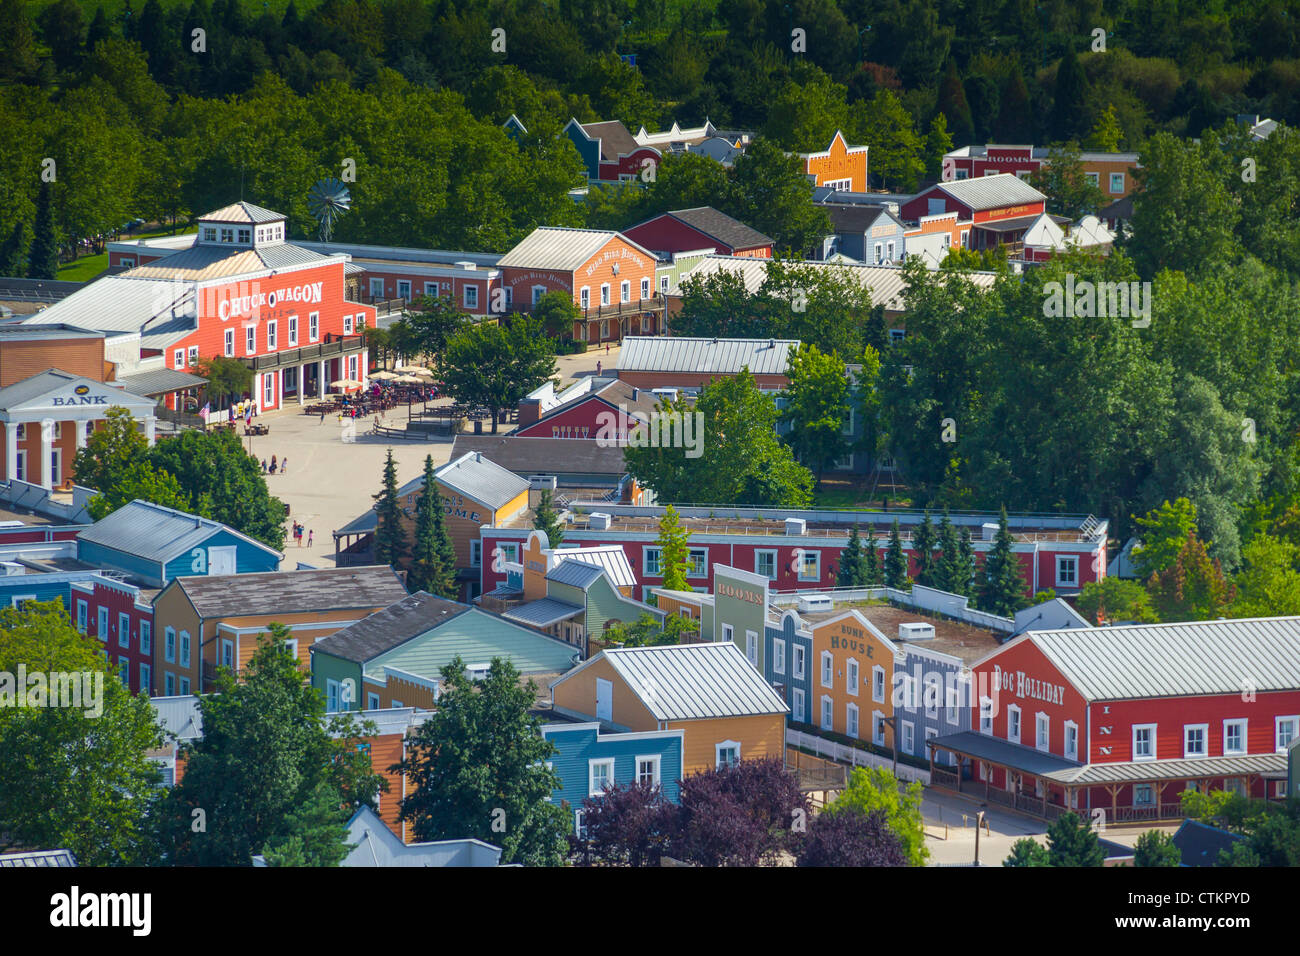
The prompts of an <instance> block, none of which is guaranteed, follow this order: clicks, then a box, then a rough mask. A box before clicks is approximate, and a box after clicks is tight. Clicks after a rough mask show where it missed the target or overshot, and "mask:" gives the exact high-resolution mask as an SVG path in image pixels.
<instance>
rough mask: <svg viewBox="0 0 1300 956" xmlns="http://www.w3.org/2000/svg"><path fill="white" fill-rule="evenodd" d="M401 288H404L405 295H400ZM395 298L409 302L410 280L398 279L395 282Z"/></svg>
mask: <svg viewBox="0 0 1300 956" xmlns="http://www.w3.org/2000/svg"><path fill="white" fill-rule="evenodd" d="M403 286H405V287H406V294H405V295H403V294H402V287H403ZM397 297H398V298H399V299H406V300H407V301H408V302H409V301H410V300H411V280H410V279H398V280H397Z"/></svg>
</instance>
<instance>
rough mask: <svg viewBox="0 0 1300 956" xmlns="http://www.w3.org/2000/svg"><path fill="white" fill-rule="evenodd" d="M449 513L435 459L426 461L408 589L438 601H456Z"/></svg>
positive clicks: (417, 510)
mask: <svg viewBox="0 0 1300 956" xmlns="http://www.w3.org/2000/svg"><path fill="white" fill-rule="evenodd" d="M444 514H445V509H444V506H443V500H442V494H441V493H440V492H439V491H438V480H437V478H436V477H435V475H434V467H433V456H432V455H426V456H425V459H424V490H423V491H422V492H421V494H420V500H419V502H418V503H417V504H416V506H415V543H414V547H413V548H412V553H411V570H410V573H409V574H408V575H407V587H408V588H409V589H410V590H411V591H428V592H429V593H430V594H436V595H437V596H438V597H444V598H452V599H454V598H455V597H456V590H457V589H456V549H455V547H454V546H453V545H452V543H451V535H449V534H448V533H447V522H446V520H445V519H444Z"/></svg>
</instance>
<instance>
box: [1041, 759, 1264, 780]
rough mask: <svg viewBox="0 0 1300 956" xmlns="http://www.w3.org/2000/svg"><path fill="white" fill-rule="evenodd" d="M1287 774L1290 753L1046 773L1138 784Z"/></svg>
mask: <svg viewBox="0 0 1300 956" xmlns="http://www.w3.org/2000/svg"><path fill="white" fill-rule="evenodd" d="M1285 773H1286V754H1279V753H1273V754H1239V755H1237V756H1230V757H1195V758H1192V759H1188V760H1124V761H1118V762H1115V763H1093V764H1088V765H1086V766H1083V767H1080V768H1078V769H1077V770H1061V771H1056V772H1054V773H1048V774H1044V776H1046V777H1047V778H1048V779H1051V780H1056V781H1059V782H1060V783H1070V784H1098V783H1135V782H1141V781H1144V780H1183V779H1186V778H1188V777H1235V776H1245V775H1247V774H1260V775H1262V776H1278V775H1281V774H1285Z"/></svg>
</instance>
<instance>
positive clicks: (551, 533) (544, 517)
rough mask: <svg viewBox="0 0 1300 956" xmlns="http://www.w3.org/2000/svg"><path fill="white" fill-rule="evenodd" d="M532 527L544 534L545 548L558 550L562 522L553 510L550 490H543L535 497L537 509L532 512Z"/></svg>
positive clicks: (562, 528) (561, 533)
mask: <svg viewBox="0 0 1300 956" xmlns="http://www.w3.org/2000/svg"><path fill="white" fill-rule="evenodd" d="M533 527H534V528H535V529H537V530H538V531H544V532H545V533H546V546H547V547H548V548H558V547H559V546H560V542H562V541H563V540H564V522H563V521H561V520H560V513H559V512H558V511H556V509H555V501H554V500H553V497H552V495H551V489H550V488H543V489H542V491H541V494H539V495H538V496H537V507H536V508H535V509H534V510H533Z"/></svg>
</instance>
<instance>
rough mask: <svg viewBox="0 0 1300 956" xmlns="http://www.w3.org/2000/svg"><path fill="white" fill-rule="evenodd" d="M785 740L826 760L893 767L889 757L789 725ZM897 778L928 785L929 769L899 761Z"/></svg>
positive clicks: (852, 764)
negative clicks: (807, 732)
mask: <svg viewBox="0 0 1300 956" xmlns="http://www.w3.org/2000/svg"><path fill="white" fill-rule="evenodd" d="M785 742H786V743H787V744H789V745H790V746H791V747H802V748H803V749H804V750H811V751H812V752H813V753H815V754H816V755H817V756H819V757H824V758H825V759H827V760H834V761H835V762H836V763H846V764H849V765H850V766H854V767H884V768H885V769H886V770H891V771H892V770H893V769H894V761H893V758H891V757H882V756H880V755H879V754H874V753H872V752H871V751H869V750H862V749H860V748H858V747H849V746H847V745H846V744H841V743H836V742H835V741H834V740H826V739H825V738H824V737H818V736H816V735H815V734H805V733H804V732H803V731H801V730H794V729H793V728H790V727H787V728H786V730H785ZM898 779H899V780H906V781H908V782H911V781H913V780H919V781H920V782H921V783H922V784H924V785H925V786H927V787H928V786H929V785H930V771H928V770H918V769H917V768H916V767H912V766H909V765H908V764H905V763H902V762H900V763H899V764H898Z"/></svg>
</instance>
